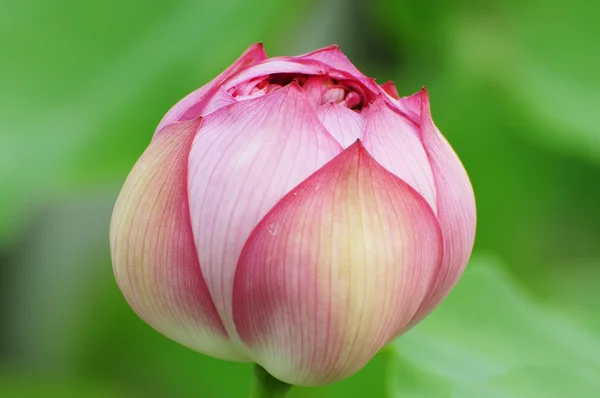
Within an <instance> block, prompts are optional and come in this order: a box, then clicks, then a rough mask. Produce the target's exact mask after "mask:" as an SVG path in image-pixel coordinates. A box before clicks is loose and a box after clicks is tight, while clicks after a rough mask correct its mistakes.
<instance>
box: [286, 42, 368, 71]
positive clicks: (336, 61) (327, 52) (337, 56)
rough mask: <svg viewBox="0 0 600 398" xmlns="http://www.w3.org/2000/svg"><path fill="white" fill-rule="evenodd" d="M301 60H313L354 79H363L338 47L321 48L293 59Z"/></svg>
mask: <svg viewBox="0 0 600 398" xmlns="http://www.w3.org/2000/svg"><path fill="white" fill-rule="evenodd" d="M293 58H295V59H301V60H306V59H310V60H314V61H319V62H322V63H324V64H325V65H328V66H329V67H331V68H333V69H337V70H340V71H343V72H346V73H349V74H350V75H352V76H353V77H356V78H364V77H365V75H363V74H362V73H361V72H360V71H359V70H358V69H357V68H356V67H355V66H354V65H353V64H352V62H350V60H349V59H348V57H346V55H344V53H343V52H342V51H341V50H340V48H339V47H338V46H335V45H333V46H329V47H325V48H321V49H319V50H316V51H313V52H310V53H308V54H304V55H300V56H297V57H293Z"/></svg>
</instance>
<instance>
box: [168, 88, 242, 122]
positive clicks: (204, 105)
mask: <svg viewBox="0 0 600 398" xmlns="http://www.w3.org/2000/svg"><path fill="white" fill-rule="evenodd" d="M213 91H214V94H213V95H211V96H209V97H206V101H201V102H198V103H197V104H195V105H193V106H192V107H191V108H189V109H188V110H186V111H185V112H184V113H183V114H182V115H181V116H180V118H179V119H180V120H191V119H195V118H197V117H198V116H199V115H202V116H205V115H208V114H211V113H213V112H214V111H216V110H217V109H219V108H223V107H224V106H227V105H231V104H233V103H235V102H237V101H236V100H235V98H233V97H232V96H231V94H229V93H228V92H227V91H225V90H224V89H223V87H221V86H219V87H215V88H214V90H213Z"/></svg>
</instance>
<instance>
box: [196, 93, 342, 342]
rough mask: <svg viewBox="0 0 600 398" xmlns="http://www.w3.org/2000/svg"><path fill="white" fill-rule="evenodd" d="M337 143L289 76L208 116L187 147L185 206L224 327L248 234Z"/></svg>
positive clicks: (227, 324) (228, 319)
mask: <svg viewBox="0 0 600 398" xmlns="http://www.w3.org/2000/svg"><path fill="white" fill-rule="evenodd" d="M341 151H342V148H341V146H340V145H339V144H338V143H337V142H336V141H335V140H334V139H333V137H331V136H330V135H329V133H328V132H327V131H326V130H325V129H324V128H323V126H322V125H321V123H320V122H319V120H318V119H317V116H316V115H315V112H314V108H313V106H312V104H311V103H310V102H309V100H308V98H307V97H306V96H305V94H304V93H303V92H302V91H301V90H299V89H298V88H297V87H296V86H295V85H294V84H291V85H288V86H286V87H283V88H281V89H278V90H275V91H273V92H271V93H270V94H267V95H265V96H263V97H259V98H256V99H251V100H247V101H242V102H238V103H236V104H233V105H231V106H229V107H227V108H222V109H221V110H219V111H217V112H215V113H213V114H211V115H209V116H207V117H206V119H205V123H204V125H203V126H202V128H201V130H200V132H199V134H198V135H197V136H196V139H195V140H194V143H193V146H192V149H191V153H190V163H189V167H190V174H189V187H190V214H191V219H192V225H193V231H194V237H195V240H196V245H197V249H198V255H199V258H200V267H201V268H202V271H203V274H204V276H205V278H206V281H207V285H208V287H209V289H210V292H211V295H212V297H213V299H214V301H215V305H216V307H217V310H218V311H219V314H220V315H221V318H222V319H223V322H224V324H225V327H226V329H227V331H228V332H229V333H230V335H231V334H234V333H235V326H234V325H233V321H232V315H231V296H232V289H233V274H234V272H235V268H236V264H237V260H238V257H239V254H240V252H241V250H242V247H243V245H244V243H245V241H246V239H247V238H248V236H249V235H250V233H251V232H252V230H253V229H254V227H255V226H256V224H257V223H258V222H259V221H260V219H261V218H262V217H263V216H264V215H265V214H266V213H267V212H268V211H269V210H270V209H271V208H272V207H273V206H274V205H275V204H276V203H277V202H278V201H279V200H280V199H281V198H282V197H283V196H284V195H285V194H286V193H287V192H289V190H291V189H292V188H293V187H295V186H296V185H298V184H299V183H300V182H302V181H303V180H304V179H305V178H307V177H308V176H309V175H311V174H312V173H314V172H315V171H316V170H318V169H319V168H320V167H322V166H323V165H324V164H325V163H327V162H328V161H329V160H331V159H332V158H333V157H335V156H336V155H337V154H338V153H340V152H341Z"/></svg>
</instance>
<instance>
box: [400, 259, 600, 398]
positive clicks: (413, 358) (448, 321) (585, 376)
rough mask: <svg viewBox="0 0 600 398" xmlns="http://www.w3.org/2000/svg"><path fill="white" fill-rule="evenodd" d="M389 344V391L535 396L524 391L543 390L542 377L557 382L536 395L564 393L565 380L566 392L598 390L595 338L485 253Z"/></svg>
mask: <svg viewBox="0 0 600 398" xmlns="http://www.w3.org/2000/svg"><path fill="white" fill-rule="evenodd" d="M392 347H393V348H394V349H395V350H396V354H397V356H398V359H397V362H396V366H395V367H394V368H393V372H391V373H390V377H391V379H390V382H389V386H390V395H391V396H392V397H399V398H400V397H406V396H409V397H411V396H414V397H415V398H416V397H420V396H423V397H429V396H431V397H438V396H439V397H452V398H455V397H456V398H462V397H475V396H478V397H496V396H498V397H504V396H507V397H508V396H510V397H520V395H510V394H509V393H512V392H514V394H524V395H522V396H523V397H525V396H527V397H536V395H527V394H528V391H530V390H531V389H533V390H531V391H538V392H540V393H541V392H544V391H547V389H543V388H541V387H540V388H538V389H537V390H536V389H535V386H536V385H538V384H539V383H540V382H541V381H540V380H542V379H546V378H547V380H548V381H549V382H554V383H555V385H556V389H552V391H551V392H548V393H547V394H546V395H543V394H542V395H539V396H540V397H541V396H543V397H545V398H554V397H556V398H559V397H564V396H565V395H563V394H561V393H560V391H563V390H564V388H565V386H572V387H573V388H576V389H575V390H574V391H572V395H570V396H600V389H598V388H599V385H598V383H597V382H594V380H597V379H594V377H593V375H594V374H595V375H600V342H599V341H598V339H597V338H596V337H595V336H593V335H591V334H589V333H587V332H586V331H585V330H583V329H581V328H579V327H577V326H576V325H574V324H572V323H570V322H569V321H568V320H566V319H563V318H560V317H557V316H555V315H553V314H550V313H549V312H547V311H546V310H545V309H543V308H541V307H539V306H538V305H536V304H535V303H534V301H533V300H531V298H529V297H528V296H527V295H526V294H525V293H523V291H522V289H520V288H519V286H517V285H516V284H515V282H513V281H512V280H511V279H510V278H509V277H508V276H507V275H505V274H504V273H503V272H502V271H501V268H500V267H499V266H498V265H497V264H496V263H495V262H494V261H492V260H489V259H483V258H478V259H476V260H474V261H472V263H471V265H470V267H469V269H468V270H467V272H466V273H465V275H464V276H463V278H462V279H461V281H460V283H459V284H458V286H457V287H456V289H455V290H454V291H453V292H452V293H451V294H450V296H449V297H448V299H447V300H446V301H445V302H444V303H442V305H440V307H439V308H438V309H437V310H436V311H435V312H434V313H433V314H432V315H431V316H430V317H428V318H427V319H426V320H425V321H424V322H422V323H421V324H420V325H418V326H417V327H416V328H415V329H414V330H412V331H410V332H409V333H407V334H406V335H405V336H402V337H400V338H398V339H397V340H396V341H395V342H394V343H393V345H392ZM556 373H560V374H562V379H561V380H560V382H559V381H553V380H552V377H551V376H550V375H553V374H556ZM561 388H562V389H563V390H561ZM528 389H530V390H528ZM587 391H596V392H597V394H596V395H594V394H592V395H589V394H583V395H581V394H580V393H582V392H587ZM503 392H506V393H507V394H508V395H492V394H501V393H503ZM469 394H471V395H469ZM473 394H474V395H473ZM477 394H479V395H477ZM548 394H550V395H548Z"/></svg>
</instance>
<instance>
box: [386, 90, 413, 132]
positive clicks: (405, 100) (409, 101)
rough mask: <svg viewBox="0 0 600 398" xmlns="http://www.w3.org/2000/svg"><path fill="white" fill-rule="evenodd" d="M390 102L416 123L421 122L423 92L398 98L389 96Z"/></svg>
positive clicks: (394, 107)
mask: <svg viewBox="0 0 600 398" xmlns="http://www.w3.org/2000/svg"><path fill="white" fill-rule="evenodd" d="M387 102H388V104H389V105H390V106H391V107H392V108H393V109H396V110H397V111H398V112H400V113H401V114H402V115H405V116H406V117H407V118H408V119H409V120H411V121H412V122H413V123H415V124H420V122H421V92H418V93H416V94H413V95H409V96H408V97H402V98H400V99H398V100H396V99H394V98H388V101H387Z"/></svg>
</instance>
